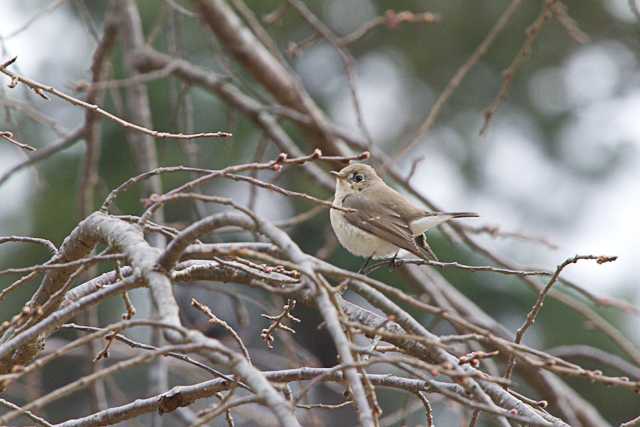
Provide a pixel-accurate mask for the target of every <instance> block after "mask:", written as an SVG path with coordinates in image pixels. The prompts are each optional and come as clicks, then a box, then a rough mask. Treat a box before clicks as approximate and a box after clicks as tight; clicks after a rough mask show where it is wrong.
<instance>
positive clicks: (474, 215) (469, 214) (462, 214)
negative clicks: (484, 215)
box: [433, 212, 480, 218]
mask: <svg viewBox="0 0 640 427" xmlns="http://www.w3.org/2000/svg"><path fill="white" fill-rule="evenodd" d="M433 214H434V215H438V216H439V215H443V216H446V215H449V216H451V218H478V217H479V216H480V215H478V214H477V213H475V212H434V213H433Z"/></svg>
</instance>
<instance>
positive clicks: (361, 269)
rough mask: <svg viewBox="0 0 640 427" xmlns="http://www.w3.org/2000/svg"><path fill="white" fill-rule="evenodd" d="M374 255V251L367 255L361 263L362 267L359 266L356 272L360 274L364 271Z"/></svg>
mask: <svg viewBox="0 0 640 427" xmlns="http://www.w3.org/2000/svg"><path fill="white" fill-rule="evenodd" d="M374 255H375V253H373V254H371V255H369V258H367V260H366V261H365V262H364V264H362V267H360V269H359V270H358V274H362V273H364V272H365V269H366V268H367V266H368V265H369V262H371V260H372V259H373V256H374Z"/></svg>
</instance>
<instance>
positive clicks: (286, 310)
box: [260, 299, 301, 349]
mask: <svg viewBox="0 0 640 427" xmlns="http://www.w3.org/2000/svg"><path fill="white" fill-rule="evenodd" d="M295 307H296V300H292V299H290V300H287V303H286V304H285V305H284V306H283V307H282V311H281V312H280V313H279V314H277V315H275V316H270V315H268V314H262V317H264V318H266V319H269V320H271V321H272V322H271V324H270V325H269V326H268V327H266V328H265V329H263V330H262V332H260V338H262V340H263V341H264V343H265V344H266V345H267V347H268V348H269V349H273V342H274V341H275V338H274V337H273V333H274V332H275V331H276V330H278V329H281V330H283V331H286V332H290V333H292V334H295V333H296V331H295V330H294V329H293V328H291V327H289V326H287V325H285V324H284V322H285V321H286V320H291V321H292V322H295V323H300V321H301V320H300V319H298V318H297V317H295V316H294V315H292V314H291V312H292V311H293V309H294V308H295Z"/></svg>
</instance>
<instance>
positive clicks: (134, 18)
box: [112, 0, 175, 427]
mask: <svg viewBox="0 0 640 427" xmlns="http://www.w3.org/2000/svg"><path fill="white" fill-rule="evenodd" d="M112 1H113V2H114V3H113V4H118V5H119V6H120V8H119V9H120V26H121V28H120V29H121V33H122V39H123V47H124V66H125V70H126V72H127V75H128V76H129V77H133V76H135V75H136V74H138V72H137V70H136V68H135V66H134V56H135V55H134V54H135V51H136V50H138V49H142V48H143V47H144V46H145V41H144V32H143V29H142V21H141V18H140V14H139V12H138V7H137V5H136V2H135V1H134V0H117V1H118V3H115V1H116V0H112ZM126 98H127V109H128V114H129V118H130V119H131V120H132V121H133V122H135V123H138V124H140V125H142V126H144V127H147V128H152V127H153V124H152V119H151V107H150V105H149V95H148V93H147V88H146V86H145V85H144V83H137V84H133V85H131V86H129V87H128V89H127V96H126ZM128 139H129V144H130V147H131V149H132V150H133V153H134V157H135V162H136V166H137V169H138V170H139V171H140V172H145V171H148V170H151V169H154V168H157V167H158V155H157V151H156V147H155V141H154V140H153V138H152V137H151V136H149V135H143V134H139V133H133V132H129V134H128ZM161 193H162V181H161V179H160V176H154V177H152V178H151V179H149V180H147V181H145V184H144V194H143V197H149V196H150V195H152V194H161ZM163 217H164V215H163V212H162V209H158V210H156V212H155V213H154V215H153V220H154V221H156V222H158V223H161V222H163V220H164V218H163ZM149 239H150V242H151V244H152V245H153V246H156V247H163V246H164V245H165V237H164V236H163V235H161V234H154V235H152V236H150V237H149ZM167 286H169V289H168V290H166V292H168V293H171V289H170V286H171V285H170V284H168V285H167ZM152 292H153V289H152ZM157 301H158V300H157V299H154V302H157ZM174 303H175V301H174ZM137 305H139V304H137ZM158 309H159V307H157V305H155V304H153V305H152V307H151V310H152V312H153V313H157V311H158ZM161 341H162V337H161V335H160V334H159V333H157V330H154V331H153V332H152V335H151V344H152V345H154V346H156V347H157V346H160V345H161ZM149 368H150V369H149V375H150V380H151V382H152V384H153V387H152V391H153V392H154V393H160V392H162V391H163V390H166V389H167V388H168V385H169V384H168V371H167V363H166V360H164V359H163V358H158V359H156V360H155V361H154V362H153V363H152V364H151V365H150V367H149ZM152 425H153V427H160V426H162V418H161V417H160V415H159V414H155V415H154V417H153V421H152Z"/></svg>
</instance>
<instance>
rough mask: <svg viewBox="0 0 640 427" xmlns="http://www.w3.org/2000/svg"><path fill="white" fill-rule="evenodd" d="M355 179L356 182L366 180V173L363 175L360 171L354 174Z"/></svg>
mask: <svg viewBox="0 0 640 427" xmlns="http://www.w3.org/2000/svg"><path fill="white" fill-rule="evenodd" d="M353 181H354V182H362V181H364V175H361V174H359V173H356V174H353Z"/></svg>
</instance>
